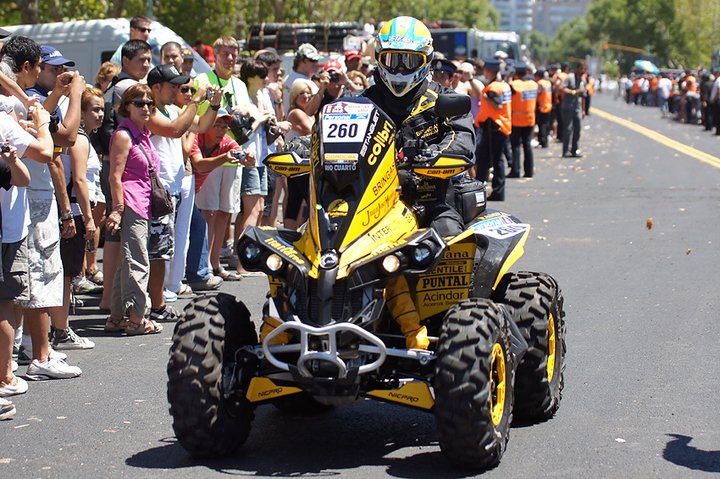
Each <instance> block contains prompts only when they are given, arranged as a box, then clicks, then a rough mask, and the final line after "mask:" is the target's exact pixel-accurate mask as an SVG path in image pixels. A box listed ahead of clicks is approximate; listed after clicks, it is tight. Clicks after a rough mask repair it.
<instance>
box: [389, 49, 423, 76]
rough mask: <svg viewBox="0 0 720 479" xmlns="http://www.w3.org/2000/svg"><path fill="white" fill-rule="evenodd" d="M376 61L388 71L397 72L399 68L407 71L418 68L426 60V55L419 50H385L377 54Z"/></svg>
mask: <svg viewBox="0 0 720 479" xmlns="http://www.w3.org/2000/svg"><path fill="white" fill-rule="evenodd" d="M378 62H379V63H380V64H381V65H382V66H383V67H385V69H386V70H387V71H389V72H390V73H393V74H395V73H399V71H400V69H401V68H402V69H404V70H405V71H407V72H414V71H416V70H419V69H420V68H422V67H423V66H425V64H427V62H428V58H427V55H425V54H424V53H420V52H409V51H400V50H386V51H384V52H380V54H379V55H378Z"/></svg>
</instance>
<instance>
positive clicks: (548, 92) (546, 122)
mask: <svg viewBox="0 0 720 479" xmlns="http://www.w3.org/2000/svg"><path fill="white" fill-rule="evenodd" d="M546 76H547V75H546V74H545V70H537V71H536V72H535V81H536V82H537V84H538V96H537V109H536V111H535V123H536V124H537V126H538V142H539V143H540V147H541V148H547V147H548V135H549V134H550V112H551V111H552V83H550V80H548V79H547V78H546Z"/></svg>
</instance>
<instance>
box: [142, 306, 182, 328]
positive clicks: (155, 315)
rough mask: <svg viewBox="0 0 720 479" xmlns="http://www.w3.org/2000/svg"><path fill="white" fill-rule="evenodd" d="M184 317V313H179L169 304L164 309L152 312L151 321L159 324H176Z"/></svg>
mask: <svg viewBox="0 0 720 479" xmlns="http://www.w3.org/2000/svg"><path fill="white" fill-rule="evenodd" d="M183 316H184V314H183V313H180V312H178V310H176V309H175V308H173V307H172V306H168V305H167V304H166V305H165V306H164V307H163V308H162V309H151V310H150V319H151V320H153V321H157V322H163V323H175V322H177V321H179V320H180V319H181V318H182V317H183Z"/></svg>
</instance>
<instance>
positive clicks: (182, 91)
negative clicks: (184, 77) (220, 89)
mask: <svg viewBox="0 0 720 479" xmlns="http://www.w3.org/2000/svg"><path fill="white" fill-rule="evenodd" d="M187 92H190V93H192V94H193V95H194V94H195V93H197V90H196V89H195V88H193V87H190V86H184V87H182V88H180V93H187Z"/></svg>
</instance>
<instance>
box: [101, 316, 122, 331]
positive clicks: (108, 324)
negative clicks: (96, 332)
mask: <svg viewBox="0 0 720 479" xmlns="http://www.w3.org/2000/svg"><path fill="white" fill-rule="evenodd" d="M125 321H126V319H125V318H120V319H113V318H112V316H108V317H107V319H105V332H106V333H119V332H121V331H125V328H124V325H125Z"/></svg>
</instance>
